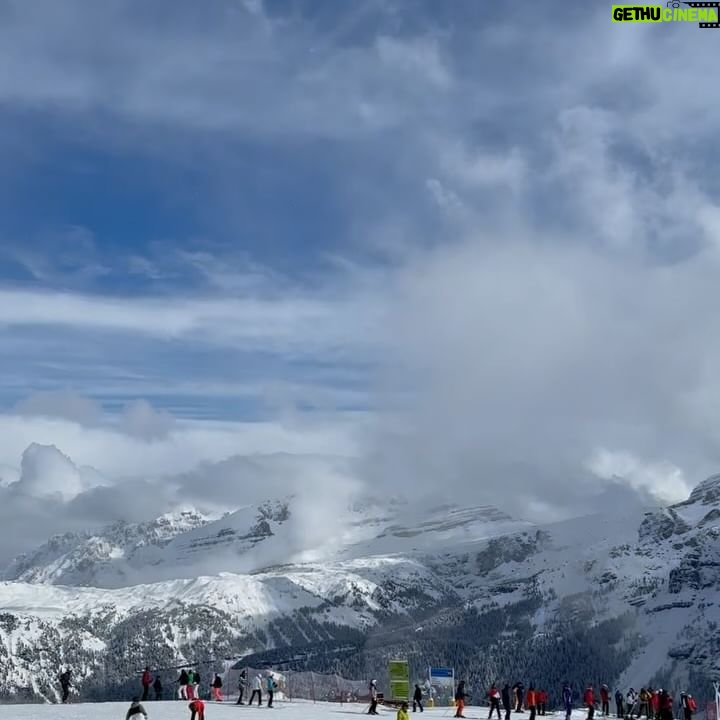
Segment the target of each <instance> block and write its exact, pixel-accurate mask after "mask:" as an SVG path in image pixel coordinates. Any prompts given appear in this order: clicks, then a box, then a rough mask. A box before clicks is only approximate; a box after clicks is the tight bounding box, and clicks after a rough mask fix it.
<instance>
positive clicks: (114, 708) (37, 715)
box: [0, 699, 586, 720]
mask: <svg viewBox="0 0 720 720" xmlns="http://www.w3.org/2000/svg"><path fill="white" fill-rule="evenodd" d="M144 705H145V709H146V710H147V713H148V720H179V719H180V718H184V719H185V720H188V719H189V718H190V712H189V711H188V709H187V704H186V703H184V702H181V701H176V702H160V703H154V702H147V703H145V704H144ZM128 707H130V703H129V702H128V703H85V704H83V703H78V704H69V705H5V706H0V716H1V717H4V718H9V719H10V718H12V720H15V718H17V720H124V718H125V713H126V712H127V709H128ZM366 709H367V705H363V704H360V703H346V704H344V705H340V704H339V703H317V704H315V703H312V702H309V701H298V700H296V701H293V702H292V703H290V702H280V703H276V707H275V708H273V710H274V711H275V712H274V713H273V710H270V711H269V710H268V708H266V707H264V706H263V707H260V708H258V707H257V706H253V707H249V706H247V705H245V706H242V707H239V706H237V705H235V704H234V702H233V701H232V699H231V700H230V701H229V702H227V703H208V702H206V703H205V718H206V720H216V719H217V720H228V719H229V718H235V719H237V718H241V719H242V720H267V716H268V712H270V714H277V715H280V716H281V717H291V718H298V717H301V718H302V720H348V718H349V717H351V716H353V715H355V716H357V717H358V718H360V717H367V715H366V714H365V710H366ZM378 710H379V712H380V717H384V718H386V720H394V718H395V714H396V713H395V711H394V710H392V709H390V708H384V707H379V708H378ZM487 712H488V709H487V707H474V706H472V705H470V706H467V707H466V710H465V713H466V716H467V717H468V718H469V719H470V720H480V719H482V720H485V718H487ZM422 716H423V718H424V720H446V719H448V718H452V716H453V708H449V707H436V708H427V709H426V710H425V712H424V713H423V714H422ZM548 716H550V717H552V713H549V714H548ZM413 717H415V718H418V717H420V715H419V713H415V715H414V716H413ZM520 717H522V718H527V717H528V715H527V713H525V714H524V715H521V716H520ZM555 717H557V718H563V720H564V718H565V713H562V714H557V715H556V716H555ZM585 717H586V713H585V712H584V711H582V710H575V711H573V715H572V720H584V719H585ZM138 718H139V720H141V719H142V715H140V716H138Z"/></svg>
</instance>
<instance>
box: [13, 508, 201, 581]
mask: <svg viewBox="0 0 720 720" xmlns="http://www.w3.org/2000/svg"><path fill="white" fill-rule="evenodd" d="M214 519H215V518H213V517H210V516H207V515H202V514H200V513H198V512H196V511H195V510H192V509H189V510H180V511H178V512H174V513H167V514H165V515H162V516H161V517H159V518H157V519H155V520H152V521H150V522H144V523H129V522H117V523H114V524H112V525H110V526H109V527H107V528H105V529H103V530H101V531H99V532H98V531H87V532H83V533H66V534H64V535H57V536H55V537H52V538H50V539H49V540H48V541H47V542H46V543H45V544H43V545H41V546H40V547H39V548H37V549H35V550H34V551H32V552H30V553H27V554H24V555H22V556H20V557H18V558H16V559H15V560H14V561H13V562H12V563H11V564H10V565H9V566H8V567H7V568H5V569H4V570H3V572H2V575H1V576H0V577H2V579H3V580H19V581H22V582H27V583H53V584H57V585H77V586H88V585H94V586H99V587H104V586H107V585H108V584H109V583H110V581H111V579H114V580H115V582H116V583H117V582H118V581H119V582H121V584H122V580H123V579H124V578H125V575H126V568H127V567H128V566H129V565H131V564H132V563H133V561H134V559H135V557H136V556H137V555H138V554H140V553H141V551H143V550H147V549H149V548H162V547H164V546H166V545H167V544H168V543H170V542H172V540H173V538H175V537H176V536H178V535H183V534H185V533H188V532H190V531H192V530H195V529H196V528H201V527H203V526H204V525H207V524H208V523H209V522H211V521H212V520H214Z"/></svg>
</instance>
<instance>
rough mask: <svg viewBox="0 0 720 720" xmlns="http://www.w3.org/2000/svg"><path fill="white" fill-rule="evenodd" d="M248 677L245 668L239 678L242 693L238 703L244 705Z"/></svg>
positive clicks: (239, 689)
mask: <svg viewBox="0 0 720 720" xmlns="http://www.w3.org/2000/svg"><path fill="white" fill-rule="evenodd" d="M246 679H247V674H246V673H245V670H242V671H241V672H240V677H239V678H238V692H239V693H240V696H239V697H238V701H237V703H235V704H236V705H244V704H245V703H244V702H243V695H244V694H245V681H246Z"/></svg>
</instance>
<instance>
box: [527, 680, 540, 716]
mask: <svg viewBox="0 0 720 720" xmlns="http://www.w3.org/2000/svg"><path fill="white" fill-rule="evenodd" d="M525 707H526V708H527V709H528V710H529V711H530V717H529V718H528V720H535V712H536V710H537V693H536V692H535V688H534V687H533V686H532V685H531V686H530V687H529V688H528V691H527V695H525Z"/></svg>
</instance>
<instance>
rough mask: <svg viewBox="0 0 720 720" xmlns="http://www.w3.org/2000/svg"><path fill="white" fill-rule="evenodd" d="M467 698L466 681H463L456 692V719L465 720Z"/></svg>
mask: <svg viewBox="0 0 720 720" xmlns="http://www.w3.org/2000/svg"><path fill="white" fill-rule="evenodd" d="M466 697H467V693H466V692H465V681H464V680H461V681H460V682H459V683H458V686H457V690H456V691H455V707H456V708H457V710H456V711H455V717H456V718H464V717H465V716H464V715H463V710H465V698H466Z"/></svg>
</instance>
